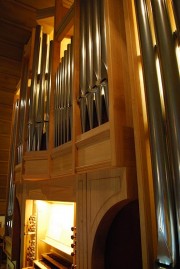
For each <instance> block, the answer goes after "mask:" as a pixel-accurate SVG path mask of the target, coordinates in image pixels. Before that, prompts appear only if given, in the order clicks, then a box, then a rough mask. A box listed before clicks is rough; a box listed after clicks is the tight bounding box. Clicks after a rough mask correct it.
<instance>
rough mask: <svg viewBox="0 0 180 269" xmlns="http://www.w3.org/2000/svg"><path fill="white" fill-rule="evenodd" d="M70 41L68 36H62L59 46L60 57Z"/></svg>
mask: <svg viewBox="0 0 180 269" xmlns="http://www.w3.org/2000/svg"><path fill="white" fill-rule="evenodd" d="M70 43H71V39H70V38H64V39H63V40H62V41H61V48H60V59H61V58H62V57H64V51H65V50H67V45H68V44H70Z"/></svg>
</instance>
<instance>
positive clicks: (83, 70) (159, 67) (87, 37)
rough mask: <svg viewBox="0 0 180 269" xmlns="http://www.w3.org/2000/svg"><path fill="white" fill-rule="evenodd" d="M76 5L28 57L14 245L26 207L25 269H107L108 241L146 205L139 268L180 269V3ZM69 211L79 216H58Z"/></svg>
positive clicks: (38, 35) (17, 129) (15, 171)
mask: <svg viewBox="0 0 180 269" xmlns="http://www.w3.org/2000/svg"><path fill="white" fill-rule="evenodd" d="M70 2H71V5H70V6H69V5H68V8H67V6H64V5H63V3H64V1H62V3H61V1H56V4H55V18H54V19H55V20H54V24H53V26H52V31H53V38H52V40H51V37H50V34H49V33H45V32H44V30H43V22H42V25H40V23H39V24H38V25H37V26H36V29H34V30H33V32H32V37H31V40H30V41H29V43H28V44H27V45H26V46H25V52H24V57H23V63H22V74H21V80H20V93H19V97H18V101H16V103H15V104H16V105H15V109H14V118H15V120H14V121H13V122H14V125H13V126H14V127H13V128H14V129H13V133H14V136H13V138H12V141H11V144H12V149H11V159H10V163H9V167H10V174H9V179H10V180H9V181H10V188H9V206H8V212H7V225H6V226H7V229H6V237H7V239H6V242H7V243H6V244H7V246H8V242H9V241H8V240H10V239H9V237H11V233H13V229H14V227H13V222H12V219H13V218H12V215H13V214H15V213H13V212H14V207H13V205H14V196H15V198H17V199H18V202H19V205H20V212H21V238H23V240H22V241H21V257H20V267H21V268H44V267H43V266H48V265H49V264H51V265H49V266H56V267H55V268H66V269H67V268H79V269H83V268H84V269H90V268H92V269H94V268H95V267H96V268H97V264H98V268H99V269H103V268H106V266H107V265H105V262H106V259H104V256H103V255H104V253H105V251H106V250H107V248H106V239H107V237H108V236H107V234H104V233H105V231H106V232H107V230H108V228H110V227H111V224H112V223H113V218H115V215H116V214H117V213H118V211H121V209H122V208H124V207H125V206H126V205H127V204H128V203H131V202H133V201H136V202H137V201H138V205H139V211H138V210H137V211H136V214H139V215H138V216H136V217H137V218H140V234H141V238H140V240H141V246H142V247H141V248H142V249H140V250H138V251H139V253H138V254H140V256H141V255H142V266H141V262H140V264H138V265H137V266H139V267H138V268H141V267H142V268H143V269H150V268H152V267H153V266H157V267H158V266H159V267H160V268H164V267H167V268H178V266H179V264H180V254H179V253H180V252H179V251H180V237H179V235H180V231H179V227H180V222H179V221H180V216H179V212H180V210H179V209H180V204H179V201H180V193H179V192H180V186H179V184H180V174H179V165H180V141H179V139H180V126H179V124H180V119H179V115H180V91H179V88H180V80H179V74H180V68H179V62H180V48H179V37H180V35H179V29H180V26H179V1H178V0H173V1H171V0H133V1H131V0H122V1H115V0H87V1H83V0H75V1H74V2H73V1H70ZM72 2H73V3H72ZM65 40H66V41H67V42H65V43H66V45H65V47H64V46H63V44H64V43H63V42H64V41H65ZM15 186H16V187H15ZM136 202H135V203H136ZM38 203H39V206H40V207H39V209H38V208H37V204H38ZM46 203H47V204H46ZM63 203H65V204H66V203H67V205H71V206H72V207H73V214H71V215H70V216H69V213H68V212H69V211H68V209H67V210H63V209H62V210H61V209H58V211H55V208H57V207H56V205H57V204H63ZM45 204H46V207H47V208H46V209H47V211H44V207H43V206H45ZM41 206H42V207H41ZM51 206H52V209H50V208H51ZM127 208H128V207H127ZM111 210H112V211H111ZM137 212H138V213H137ZM71 213H72V212H71ZM108 214H109V215H108ZM56 215H57V216H58V217H57V219H56V221H54V219H55V216H56ZM47 216H48V217H49V219H47ZM68 216H69V217H70V219H71V223H70V224H68V228H67V227H66V224H67V223H66V220H67V219H68ZM72 216H73V217H72ZM29 217H30V219H29ZM33 218H34V220H35V222H34V224H33V225H30V222H32V219H33ZM40 219H41V220H42V222H41V224H40ZM45 219H46V221H45ZM52 219H53V221H52ZM38 220H39V221H38ZM104 220H105V221H104ZM43 221H44V222H46V225H45V224H44V226H43V224H42V223H43ZM103 221H104V222H105V223H103ZM38 222H39V223H38ZM67 222H68V221H67ZM102 223H103V224H102ZM31 224H32V223H31ZM48 224H49V226H48ZM50 224H51V225H50ZM57 224H59V226H58V225H57ZM101 225H102V229H101ZM11 226H12V227H11ZM41 226H43V227H45V226H46V228H44V230H43V229H42V231H41V228H42V227H41ZM60 226H63V229H64V230H63V229H62V230H63V232H62V233H60V231H61V229H60V228H58V227H60ZM30 228H31V229H32V230H31V231H30V230H28V229H30ZM123 228H124V227H120V229H123ZM56 230H57V233H56ZM71 232H72V233H73V235H72V236H71V237H70V236H69V233H71ZM122 234H123V232H122ZM96 236H97V237H96ZM57 237H58V240H57ZM62 238H63V239H65V240H62ZM10 241H11V240H10ZM56 241H58V242H56ZM99 241H100V242H99ZM62 242H63V243H62ZM67 242H68V243H67ZM66 243H67V244H66ZM120 243H121V242H120ZM120 243H119V244H120ZM98 244H99V245H98ZM122 244H128V240H125V242H122ZM9 245H10V246H9V248H13V244H9ZM62 245H63V248H62ZM95 246H97V249H95ZM122 247H123V246H122ZM64 248H65V249H66V250H68V251H67V252H66V251H65V252H64ZM71 248H72V250H70V249H71ZM135 251H136V250H134V253H136V252H135ZM7 252H8V251H7ZM93 255H95V256H93ZM98 255H99V256H98ZM128 255H130V254H129V253H128ZM128 255H127V256H128ZM97 256H98V259H97ZM14 257H15V256H14ZM93 257H95V259H96V261H93V262H92V260H93ZM118 259H119V257H118ZM120 259H123V257H120ZM42 264H43V266H42ZM52 264H53V265H52ZM45 268H49V267H45ZM50 268H54V267H50ZM127 269H129V267H127ZM133 269H134V268H133Z"/></svg>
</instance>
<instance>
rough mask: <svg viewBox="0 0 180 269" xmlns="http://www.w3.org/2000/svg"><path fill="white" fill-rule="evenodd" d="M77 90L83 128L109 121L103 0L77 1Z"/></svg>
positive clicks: (85, 129) (84, 129)
mask: <svg viewBox="0 0 180 269" xmlns="http://www.w3.org/2000/svg"><path fill="white" fill-rule="evenodd" d="M80 10H81V13H80V40H81V44H80V92H79V105H80V112H81V126H82V132H86V131H88V130H89V129H92V128H94V127H96V126H98V125H101V124H102V123H104V122H106V121H108V117H109V94H108V74H107V71H108V70H107V56H106V54H107V49H106V44H107V43H106V24H105V9H104V1H103V0H99V1H98V0H93V1H90V0H89V1H83V0H81V1H80Z"/></svg>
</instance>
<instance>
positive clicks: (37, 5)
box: [16, 0, 60, 9]
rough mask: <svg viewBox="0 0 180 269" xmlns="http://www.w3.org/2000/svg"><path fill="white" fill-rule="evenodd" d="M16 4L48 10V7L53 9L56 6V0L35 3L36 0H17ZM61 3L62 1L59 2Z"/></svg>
mask: <svg viewBox="0 0 180 269" xmlns="http://www.w3.org/2000/svg"><path fill="white" fill-rule="evenodd" d="M16 2H19V3H22V4H25V5H28V6H30V7H33V8H37V9H41V8H42V7H43V8H48V7H52V6H54V5H55V0H46V1H44V0H38V1H34V0H28V1H27V0H16ZM59 2H60V1H59Z"/></svg>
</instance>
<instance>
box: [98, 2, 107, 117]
mask: <svg viewBox="0 0 180 269" xmlns="http://www.w3.org/2000/svg"><path fill="white" fill-rule="evenodd" d="M100 3H101V7H100V8H101V16H100V19H101V22H100V23H101V88H102V89H101V91H102V93H103V94H104V100H105V105H106V114H107V117H108V118H109V90H108V65H107V39H106V16H105V0H101V1H100Z"/></svg>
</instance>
